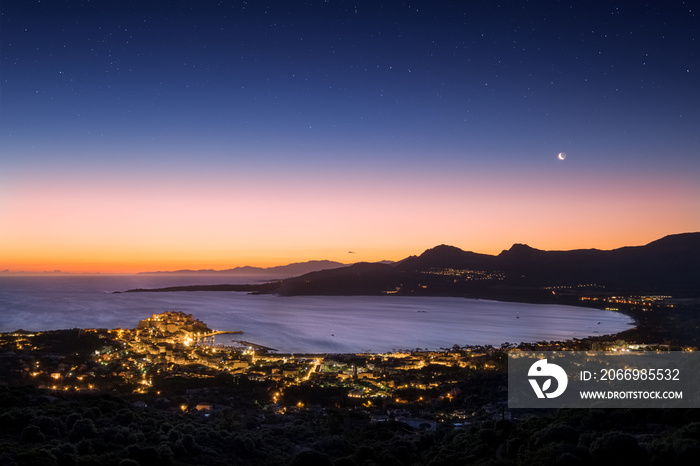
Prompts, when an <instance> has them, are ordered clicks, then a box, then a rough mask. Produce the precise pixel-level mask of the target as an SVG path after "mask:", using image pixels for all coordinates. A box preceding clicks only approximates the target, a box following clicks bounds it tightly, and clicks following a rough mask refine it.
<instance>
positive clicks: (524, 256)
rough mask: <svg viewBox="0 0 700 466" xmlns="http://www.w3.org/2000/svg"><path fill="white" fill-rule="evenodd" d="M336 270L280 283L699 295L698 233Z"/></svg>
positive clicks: (371, 290)
mask: <svg viewBox="0 0 700 466" xmlns="http://www.w3.org/2000/svg"><path fill="white" fill-rule="evenodd" d="M356 265H357V264H355V265H352V266H349V267H340V268H337V269H334V270H332V271H320V272H313V273H311V274H306V275H302V276H299V277H293V278H289V279H285V280H282V281H281V282H280V283H281V284H280V287H279V288H278V289H277V290H276V291H275V292H276V293H278V294H282V295H297V294H302V295H303V294H330V295H336V294H337V295H344V294H351V295H352V294H370V295H375V294H399V295H440V296H443V295H445V296H479V297H493V296H496V295H499V296H501V295H503V294H504V293H506V294H508V293H510V294H515V295H518V296H520V297H523V296H524V295H527V296H531V297H532V299H535V300H539V299H541V298H543V297H544V296H545V295H546V294H551V291H550V290H548V288H551V287H557V286H559V287H561V286H580V285H582V284H586V285H591V284H595V285H597V286H600V287H603V288H607V289H615V290H620V291H621V292H626V293H645V294H673V295H679V296H693V297H700V232H693V233H680V234H675V235H668V236H665V237H663V238H660V239H658V240H654V241H652V242H650V243H648V244H646V245H643V246H625V247H621V248H616V249H611V250H599V249H575V250H569V251H545V250H540V249H535V248H533V247H531V246H528V245H526V244H522V243H515V244H514V245H513V246H511V248H510V249H508V250H504V251H502V252H501V253H500V254H498V255H488V254H480V253H475V252H471V251H464V250H462V249H459V248H457V247H454V246H448V245H444V244H442V245H438V246H436V247H434V248H430V249H427V250H426V251H424V252H423V253H422V254H420V255H418V256H409V257H407V258H406V259H403V260H401V261H398V262H396V263H394V264H392V265H389V266H382V267H379V266H378V265H377V264H365V265H363V266H362V267H361V268H358V267H355V266H356Z"/></svg>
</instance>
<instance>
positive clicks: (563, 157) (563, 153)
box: [557, 152, 566, 160]
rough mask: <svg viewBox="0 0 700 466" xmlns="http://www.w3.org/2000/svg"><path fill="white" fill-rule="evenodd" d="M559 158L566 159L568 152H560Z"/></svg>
mask: <svg viewBox="0 0 700 466" xmlns="http://www.w3.org/2000/svg"><path fill="white" fill-rule="evenodd" d="M557 157H558V158H559V160H564V159H565V158H566V152H559V155H557Z"/></svg>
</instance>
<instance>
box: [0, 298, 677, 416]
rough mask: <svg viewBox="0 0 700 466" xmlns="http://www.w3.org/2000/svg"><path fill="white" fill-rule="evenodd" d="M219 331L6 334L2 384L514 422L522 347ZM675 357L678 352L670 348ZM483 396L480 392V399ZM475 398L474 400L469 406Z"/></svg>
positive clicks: (190, 401) (150, 401) (197, 407)
mask: <svg viewBox="0 0 700 466" xmlns="http://www.w3.org/2000/svg"><path fill="white" fill-rule="evenodd" d="M222 333H223V334H227V333H232V334H240V333H242V332H241V331H233V332H229V331H214V330H211V329H209V328H208V326H207V325H206V324H205V323H203V322H201V321H199V320H197V319H195V318H194V317H193V316H192V315H189V314H184V313H182V312H172V311H171V312H165V313H163V314H154V315H153V316H151V317H149V318H146V319H144V320H141V321H140V322H138V325H137V326H136V327H135V328H133V329H112V330H107V329H73V330H64V331H48V332H36V333H31V332H26V331H22V330H19V331H16V332H12V333H5V334H0V349H1V350H2V353H0V364H1V365H2V366H3V367H2V368H3V371H2V372H1V373H2V374H3V376H0V377H1V378H0V384H4V385H8V384H9V385H15V386H16V385H31V386H34V387H37V388H39V389H45V390H50V391H55V392H67V393H81V392H105V393H115V394H119V395H122V396H128V397H130V399H133V400H135V401H134V402H137V403H138V404H139V405H144V406H146V405H152V406H159V407H161V408H163V409H167V410H171V411H180V412H190V411H199V412H201V411H205V412H207V413H210V412H212V411H216V410H217V409H223V407H224V406H226V405H228V404H230V401H231V399H230V396H227V393H228V394H229V395H230V394H231V393H234V392H235V396H236V397H240V396H241V391H242V390H235V389H234V388H236V387H238V388H241V387H246V389H245V390H243V391H244V392H245V394H246V396H248V397H249V401H251V402H253V403H254V404H255V405H256V406H258V407H260V408H263V409H264V410H265V411H269V412H273V413H276V414H284V413H289V412H296V411H299V410H302V409H322V408H325V407H328V406H331V407H338V408H340V407H343V408H351V409H359V410H363V411H365V412H367V413H369V415H371V416H372V418H373V419H384V418H386V415H387V414H386V413H387V412H389V413H393V412H399V413H401V415H402V417H403V418H405V419H411V418H412V417H416V418H419V419H422V422H423V423H424V424H426V425H428V426H432V428H434V427H435V425H436V422H441V421H446V420H451V421H453V422H456V423H463V422H465V421H468V420H470V419H477V418H483V417H493V416H494V415H495V416H501V417H506V416H510V414H509V413H508V412H507V411H506V409H505V400H506V389H507V380H506V375H505V373H506V359H507V351H509V350H514V349H516V348H515V345H510V344H507V343H506V344H504V345H502V346H500V347H491V346H486V347H481V346H466V347H459V346H457V345H455V346H454V347H452V348H446V349H443V350H440V351H428V350H413V351H402V352H393V353H386V354H368V353H359V354H335V355H333V354H278V353H276V352H274V351H272V349H271V348H265V347H262V346H259V345H255V344H254V343H250V342H244V341H241V340H238V341H237V342H235V343H234V342H232V343H231V345H225V346H224V345H217V344H215V343H214V338H213V337H214V336H215V335H217V334H222ZM518 348H519V349H525V350H528V349H529V350H532V349H535V350H575V349H597V350H619V349H620V348H628V349H629V348H639V345H634V344H632V343H628V342H625V341H621V340H619V339H611V340H610V341H606V340H605V339H602V340H596V341H591V340H585V341H584V340H573V341H570V342H541V343H537V344H521V345H519V347H518ZM663 348H664V349H665V350H668V348H669V347H668V345H665V346H664V347H663ZM475 387H478V389H475ZM466 393H469V396H468V397H467V396H464V394H466Z"/></svg>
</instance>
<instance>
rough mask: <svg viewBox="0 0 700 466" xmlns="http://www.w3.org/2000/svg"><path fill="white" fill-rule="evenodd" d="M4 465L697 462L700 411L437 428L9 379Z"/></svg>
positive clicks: (1, 403) (1, 436) (353, 414)
mask: <svg viewBox="0 0 700 466" xmlns="http://www.w3.org/2000/svg"><path fill="white" fill-rule="evenodd" d="M0 408H2V414H0V464H2V465H11V464H18V465H118V466H126V465H138V464H141V465H146V464H149V465H150V464H171V465H189V464H211V465H228V464H231V465H233V464H236V465H246V464H255V465H278V464H305V465H313V464H324V465H378V464H396V465H422V464H425V465H454V464H482V465H488V464H492V465H496V464H498V465H529V464H542V465H550V464H551V465H556V464H585V463H592V462H595V463H597V464H639V465H649V466H653V465H657V464H658V465H665V464H674V465H684V464H693V465H694V464H696V461H697V455H698V453H700V413H698V412H697V411H696V410H673V411H665V410H651V409H650V410H639V409H637V410H605V411H603V410H562V411H558V412H552V413H548V414H547V415H544V416H543V415H538V416H533V417H525V418H524V420H521V421H519V422H512V421H508V420H487V421H482V422H478V423H475V424H473V425H471V426H466V427H455V426H454V425H452V424H448V423H445V424H441V425H440V426H439V427H438V429H437V430H436V431H426V430H417V429H412V428H410V427H408V426H407V425H405V424H403V423H399V422H394V421H388V422H382V423H372V422H371V421H370V418H369V416H367V415H363V414H362V413H361V412H357V411H352V410H344V409H338V408H334V409H329V410H325V411H324V412H322V413H313V412H310V411H300V412H298V413H296V414H291V415H289V414H287V415H274V414H260V412H257V413H255V412H253V411H250V410H248V409H242V410H239V409H237V407H236V406H230V407H228V408H226V409H225V410H223V411H221V412H218V413H212V414H211V415H209V416H208V417H205V416H204V415H202V414H199V413H173V412H168V411H162V410H158V409H152V408H137V407H134V406H132V405H131V404H129V403H128V402H127V401H125V400H123V399H119V398H115V397H112V396H108V395H96V394H90V395H62V394H55V395H51V396H49V395H47V394H45V393H44V392H41V391H39V390H36V389H31V388H6V387H5V388H0Z"/></svg>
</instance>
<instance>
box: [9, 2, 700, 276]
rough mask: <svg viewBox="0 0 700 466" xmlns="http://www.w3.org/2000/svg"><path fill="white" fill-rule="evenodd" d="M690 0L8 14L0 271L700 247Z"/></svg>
mask: <svg viewBox="0 0 700 466" xmlns="http://www.w3.org/2000/svg"><path fill="white" fill-rule="evenodd" d="M645 3H646V4H645ZM696 6H697V8H698V11H700V5H697V4H695V3H694V2H681V1H658V2H637V1H624V2H615V1H585V2H573V1H561V2H555V1H538V2H527V1H501V2H497V1H465V2H435V1H432V2H430V1H418V2H371V1H357V2H350V1H336V0H328V1H312V2H296V1H279V2H262V1H260V2H258V1H252V0H251V1H247V2H245V1H244V2H241V1H234V2H209V1H198V2H194V1H187V2H185V1H174V2H165V1H158V2H155V1H135V2H127V1H92V2H90V1H83V2H77V1H41V2H38V1H12V0H10V1H7V0H3V2H2V3H1V4H0V8H1V10H2V18H1V24H0V60H1V61H0V84H1V88H0V162H1V165H0V270H1V269H10V270H33V271H41V270H53V269H62V270H68V271H140V270H158V269H160V270H174V269H179V268H228V267H233V266H238V265H246V264H249V265H261V266H266V265H277V264H282V263H288V262H293V261H303V260H311V259H333V260H339V261H342V262H355V261H360V260H367V261H375V260H382V259H391V260H398V259H401V258H403V257H405V256H407V255H409V254H418V253H420V252H422V251H423V250H424V249H426V248H429V247H433V246H435V245H437V244H441V243H446V244H452V245H455V246H458V247H460V248H462V249H465V250H472V251H476V252H483V253H491V254H497V253H498V252H500V251H501V250H502V249H506V248H509V247H510V246H511V244H513V243H515V242H521V243H528V244H530V245H531V246H533V247H537V248H540V249H575V248H600V249H611V248H616V247H620V246H625V245H640V244H645V243H647V242H649V241H652V240H654V239H657V238H660V237H662V236H664V235H667V234H673V233H681V232H686V231H700V139H699V138H700V49H699V46H700V43H699V42H700V40H698V38H697V33H698V18H697V13H698V12H696ZM560 152H566V154H567V157H566V159H565V160H559V159H558V158H557V154H559V153H560ZM349 251H353V252H354V254H348V252H349Z"/></svg>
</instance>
